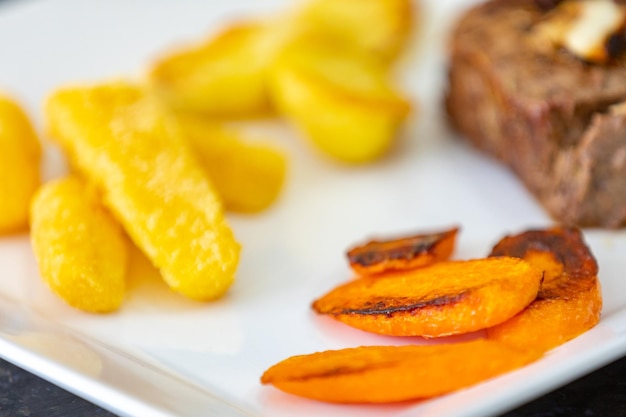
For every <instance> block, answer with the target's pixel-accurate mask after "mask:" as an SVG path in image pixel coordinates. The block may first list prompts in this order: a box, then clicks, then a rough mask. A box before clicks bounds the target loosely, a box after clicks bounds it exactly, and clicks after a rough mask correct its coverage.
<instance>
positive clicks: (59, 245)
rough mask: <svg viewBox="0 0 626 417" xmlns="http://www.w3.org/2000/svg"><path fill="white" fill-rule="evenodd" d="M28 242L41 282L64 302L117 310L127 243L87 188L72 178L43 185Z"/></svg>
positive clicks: (98, 310) (33, 210)
mask: <svg viewBox="0 0 626 417" xmlns="http://www.w3.org/2000/svg"><path fill="white" fill-rule="evenodd" d="M31 241H32V245H33V251H34V253H35V258H36V259H37V263H38V265H39V271H40V274H41V277H42V279H43V280H44V282H46V283H47V284H48V286H49V287H50V288H51V289H52V291H53V292H54V293H56V294H57V295H58V296H60V297H61V298H62V299H63V300H65V302H67V304H69V305H71V306H72V307H75V308H78V309H80V310H83V311H87V312H92V313H107V312H111V311H114V310H117V309H118V308H119V307H120V305H121V304H122V301H123V299H124V294H125V291H126V271H127V268H128V256H129V255H128V254H129V242H128V240H127V238H126V236H125V234H124V231H123V230H122V227H121V226H120V224H119V223H118V222H117V221H116V220H115V219H113V217H112V216H111V214H110V213H109V212H108V210H107V209H105V207H104V206H103V205H102V202H101V200H100V196H99V195H98V193H97V192H96V190H95V189H94V188H93V187H91V186H89V185H87V184H86V183H85V182H84V181H83V180H81V179H79V178H78V177H73V176H72V177H66V178H61V179H58V180H54V181H51V182H48V183H46V184H44V185H43V186H42V187H41V188H40V189H39V191H38V192H37V193H36V194H35V197H34V198H33V201H32V207H31Z"/></svg>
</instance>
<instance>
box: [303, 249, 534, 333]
mask: <svg viewBox="0 0 626 417" xmlns="http://www.w3.org/2000/svg"><path fill="white" fill-rule="evenodd" d="M541 278H542V273H541V271H540V270H538V269H536V268H534V267H532V266H531V265H530V264H529V263H528V262H526V261H523V260H521V259H515V258H507V257H501V258H487V259H476V260H470V261H445V262H439V263H436V264H433V265H431V266H427V267H424V268H419V269H414V270H407V271H401V272H397V273H388V274H385V275H383V276H370V277H363V278H361V279H358V280H353V281H350V282H348V283H346V284H343V285H341V286H339V287H337V288H335V289H334V290H332V291H330V292H329V293H327V294H326V295H324V296H323V297H321V298H319V299H318V300H316V301H315V302H314V303H313V309H314V310H315V311H316V312H318V313H320V314H327V315H330V316H332V317H333V318H335V319H337V320H339V321H341V322H343V323H346V324H348V325H350V326H353V327H356V328H359V329H362V330H366V331H370V332H373V333H379V334H385V335H394V336H423V337H439V336H448V335H453V334H460V333H467V332H472V331H476V330H481V329H485V328H487V327H491V326H494V325H496V324H499V323H502V322H504V321H506V320H508V319H509V318H511V317H513V316H514V315H515V314H517V313H519V312H520V311H521V310H522V309H524V307H526V306H527V305H528V304H530V302H532V301H533V300H534V299H535V297H536V296H537V292H538V290H539V284H540V282H541Z"/></svg>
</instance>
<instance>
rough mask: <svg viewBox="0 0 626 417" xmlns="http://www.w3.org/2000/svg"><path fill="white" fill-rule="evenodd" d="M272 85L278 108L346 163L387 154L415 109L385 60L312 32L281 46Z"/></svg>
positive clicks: (306, 134) (316, 144)
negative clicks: (395, 84)
mask: <svg viewBox="0 0 626 417" xmlns="http://www.w3.org/2000/svg"><path fill="white" fill-rule="evenodd" d="M270 91H271V94H272V98H273V100H274V103H275V105H276V106H277V108H278V110H279V112H280V113H281V114H283V115H284V116H286V117H287V119H288V120H290V121H291V122H292V123H293V124H294V125H295V126H296V127H297V128H298V129H299V130H300V131H301V132H303V133H304V135H305V136H306V137H307V138H309V139H310V142H311V143H312V144H314V145H315V146H316V147H317V148H318V149H320V150H321V151H323V153H325V154H326V155H328V156H330V157H332V158H334V159H336V160H339V161H342V162H348V163H364V162H370V161H372V160H375V159H377V158H379V157H381V156H382V155H384V154H385V153H386V152H387V151H388V150H389V149H390V148H391V146H392V144H393V142H394V139H395V138H396V135H397V131H398V128H399V127H400V126H401V124H402V122H403V120H404V119H405V118H406V116H407V115H408V114H409V112H410V109H411V105H410V103H409V102H408V101H407V100H406V99H405V98H403V97H402V96H401V95H400V94H399V93H398V92H397V91H395V90H394V89H393V87H392V86H391V84H390V82H389V79H388V73H387V70H386V69H385V68H384V67H383V66H382V65H380V64H379V63H377V62H376V61H374V60H372V59H371V58H370V57H368V56H366V55H364V54H361V53H359V52H357V51H355V50H351V49H345V48H338V47H337V45H334V44H331V43H328V42H326V41H320V40H319V39H312V38H311V37H303V38H301V39H300V40H298V41H296V42H293V43H291V44H290V45H289V47H287V48H285V49H284V50H283V52H282V53H281V54H280V57H279V58H278V59H277V60H276V61H275V63H274V65H273V66H272V68H271V70H270Z"/></svg>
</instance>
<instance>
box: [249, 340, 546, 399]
mask: <svg viewBox="0 0 626 417" xmlns="http://www.w3.org/2000/svg"><path fill="white" fill-rule="evenodd" d="M538 357H539V354H538V353H537V352H536V351H534V350H532V349H517V348H513V347H511V346H508V345H506V344H503V343H498V342H494V341H488V340H484V339H480V340H476V341H472V342H465V343H457V344H446V345H430V346H365V347H358V348H349V349H342V350H331V351H325V352H318V353H313V354H310V355H301V356H293V357H291V358H288V359H286V360H284V361H282V362H280V363H278V364H276V365H274V366H272V367H271V368H269V369H268V370H267V371H265V373H264V374H263V376H262V377H261V382H262V383H264V384H272V385H274V386H275V387H276V388H278V389H280V390H282V391H284V392H288V393H291V394H295V395H299V396H302V397H306V398H311V399H315V400H320V401H329V402H335V403H386V402H394V401H404V400H410V399H418V398H429V397H434V396H436V395H441V394H446V393H448V392H451V391H454V390H457V389H460V388H463V387H467V386H470V385H473V384H476V383H478V382H481V381H484V380H486V379H488V378H492V377H495V376H497V375H500V374H503V373H505V372H508V371H511V370H513V369H516V368H519V367H521V366H523V365H526V364H528V363H530V362H532V361H534V360H535V359H537V358H538Z"/></svg>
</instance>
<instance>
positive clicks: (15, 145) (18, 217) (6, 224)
mask: <svg viewBox="0 0 626 417" xmlns="http://www.w3.org/2000/svg"><path fill="white" fill-rule="evenodd" d="M40 163H41V146H40V144H39V140H38V139H37V136H36V135H35V132H34V130H33V128H32V126H31V123H30V120H29V119H28V117H27V115H26V113H24V111H23V110H22V109H21V108H20V106H19V105H18V104H17V103H16V102H15V101H14V100H13V99H12V98H10V97H8V96H4V95H2V94H0V178H1V180H0V234H4V233H12V232H16V231H21V230H25V229H26V228H27V227H28V207H29V205H30V200H31V198H32V196H33V194H34V192H35V190H36V189H37V187H39V184H40V182H41V179H40V177H41V175H40Z"/></svg>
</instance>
